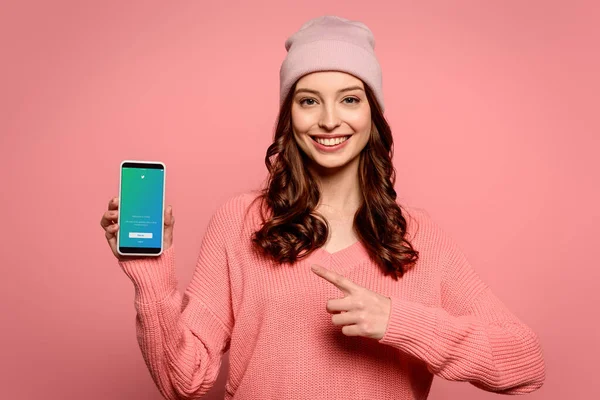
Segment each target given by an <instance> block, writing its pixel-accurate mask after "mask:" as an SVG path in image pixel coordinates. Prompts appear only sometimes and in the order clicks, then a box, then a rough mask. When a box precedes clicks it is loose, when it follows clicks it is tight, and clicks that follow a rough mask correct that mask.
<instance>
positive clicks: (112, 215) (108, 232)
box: [100, 197, 175, 261]
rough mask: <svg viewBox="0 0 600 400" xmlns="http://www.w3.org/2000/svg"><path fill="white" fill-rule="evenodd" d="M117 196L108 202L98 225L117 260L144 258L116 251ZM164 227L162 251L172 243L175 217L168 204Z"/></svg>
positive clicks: (117, 228) (117, 225)
mask: <svg viewBox="0 0 600 400" xmlns="http://www.w3.org/2000/svg"><path fill="white" fill-rule="evenodd" d="M118 210H119V198H118V197H113V198H112V199H110V201H109V202H108V210H107V211H106V212H105V213H104V214H103V215H102V219H101V220H100V226H102V228H104V231H105V236H106V240H107V241H108V245H109V246H110V249H111V250H112V252H113V254H114V255H115V257H116V258H117V259H118V260H119V261H127V260H133V259H136V258H144V257H143V256H122V255H121V254H119V253H118V252H117V231H118V230H119V221H118V216H119V211H118ZM164 220H165V223H164V224H165V229H164V234H163V251H164V250H167V249H168V248H169V247H171V245H172V244H173V225H174V224H175V218H174V217H173V207H171V206H168V207H167V208H166V209H165V218H164Z"/></svg>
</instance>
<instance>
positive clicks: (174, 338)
mask: <svg viewBox="0 0 600 400" xmlns="http://www.w3.org/2000/svg"><path fill="white" fill-rule="evenodd" d="M285 45H286V49H287V51H288V53H287V56H286V58H285V60H284V62H283V65H282V67H281V87H280V88H281V93H280V95H281V105H280V112H279V119H278V124H277V128H276V132H275V138H274V141H273V144H272V145H271V146H270V147H269V149H268V151H267V155H266V159H265V161H266V164H267V167H268V170H269V179H268V182H267V185H266V186H265V188H264V189H263V190H262V191H260V192H248V193H242V194H238V195H235V196H233V197H232V198H230V199H229V200H228V201H226V202H225V203H224V204H223V205H222V206H221V207H219V209H218V210H217V211H216V212H215V213H214V215H213V216H212V218H211V219H210V222H209V225H208V228H207V231H206V233H205V236H204V238H203V241H202V244H201V248H200V253H199V256H198V261H197V264H196V269H195V271H194V275H193V278H192V281H191V283H190V285H189V286H188V288H187V289H186V290H185V292H184V293H183V294H181V293H180V292H179V291H178V290H177V281H176V276H175V261H174V257H175V254H174V252H175V250H174V246H173V245H172V242H173V225H174V219H173V213H172V209H171V208H170V207H168V208H167V210H166V211H165V214H166V215H165V239H164V240H165V243H164V248H165V249H166V250H165V251H164V253H163V254H162V255H161V256H159V257H156V258H153V257H148V258H136V259H124V258H121V257H120V256H119V255H118V253H117V251H116V240H115V234H116V232H117V230H118V224H117V221H116V216H117V212H116V210H117V207H118V199H117V198H113V199H112V200H111V201H110V204H109V207H108V211H107V212H106V213H105V214H104V215H103V218H102V221H101V224H102V226H103V227H104V229H105V230H106V238H107V239H108V242H109V244H110V247H111V249H112V251H113V253H114V254H115V256H117V258H119V264H120V266H121V267H122V268H123V270H124V272H125V273H126V274H127V276H128V277H129V278H130V279H131V280H132V282H133V284H134V286H135V289H136V294H135V306H136V310H137V331H138V340H139V344H140V348H141V350H142V354H143V356H144V359H145V360H146V363H147V366H148V368H149V370H150V373H151V375H152V377H153V379H154V381H155V382H156V385H157V386H158V388H159V390H160V392H161V393H162V394H163V396H164V397H166V398H168V399H182V398H184V399H187V398H198V397H200V396H202V395H203V394H205V393H206V392H208V390H209V389H210V388H211V387H212V385H213V384H214V382H215V380H216V378H217V376H218V374H219V368H220V366H221V357H222V355H223V353H225V352H226V351H227V350H230V371H229V377H228V380H227V384H226V399H233V398H235V399H290V400H294V399H310V400H314V399H378V400H382V399H425V398H426V397H427V395H428V393H429V389H430V387H431V383H432V379H433V376H434V375H438V376H440V377H442V378H445V379H448V380H453V381H465V382H470V383H471V384H473V385H475V386H476V387H478V388H481V389H483V390H486V391H492V392H497V393H503V394H522V393H527V392H531V391H533V390H536V389H537V388H539V387H540V386H542V383H543V381H544V378H545V366H544V361H543V356H542V350H541V348H540V344H539V341H538V338H537V336H536V334H535V333H534V332H532V330H531V329H530V328H528V327H527V326H526V325H525V324H524V323H523V322H521V321H520V320H519V319H518V318H516V317H515V316H514V315H513V314H512V313H511V312H510V311H509V310H508V309H507V308H506V307H505V306H504V305H503V303H502V302H501V301H500V300H499V299H498V298H497V297H496V296H494V294H493V293H492V291H491V290H490V288H489V287H488V285H487V284H486V283H484V282H483V281H482V280H481V279H480V278H479V277H478V275H477V274H476V272H475V271H474V269H473V268H472V266H471V265H470V264H469V262H468V261H467V259H466V257H465V256H464V254H463V253H462V252H461V251H460V249H459V247H458V246H457V244H456V243H455V242H454V241H453V240H452V239H451V238H450V237H449V236H448V235H446V234H445V233H444V231H442V230H441V229H440V228H439V227H438V225H437V224H436V223H435V222H434V221H432V220H431V219H430V218H429V216H428V215H427V213H426V212H424V211H423V210H420V209H417V208H407V207H404V206H401V205H400V204H398V202H397V201H396V192H395V190H394V180H395V175H394V168H393V165H392V157H393V150H392V144H393V140H392V134H391V131H390V127H389V126H388V124H387V123H386V120H385V118H384V117H383V110H384V101H383V96H382V86H381V70H380V66H379V63H378V62H377V58H376V57H375V54H374V39H373V35H372V33H371V31H370V30H369V29H368V28H367V26H365V25H364V24H362V23H360V22H357V21H349V20H347V19H344V18H340V17H334V16H325V17H320V18H316V19H313V20H310V21H308V22H307V23H305V24H304V25H303V26H302V27H301V29H300V30H299V31H298V32H296V33H295V34H294V35H292V36H291V37H290V38H288V40H287V41H286V44H285ZM313 266H314V268H311V267H313Z"/></svg>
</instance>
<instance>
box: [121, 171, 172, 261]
mask: <svg viewBox="0 0 600 400" xmlns="http://www.w3.org/2000/svg"><path fill="white" fill-rule="evenodd" d="M120 186H121V188H120V197H119V231H118V232H119V233H118V235H119V252H120V253H122V254H139V255H158V254H160V253H161V252H162V240H163V237H162V236H163V216H164V191H165V187H164V186H165V166H164V164H162V163H150V162H135V161H130V162H125V161H124V162H123V163H121V185H120Z"/></svg>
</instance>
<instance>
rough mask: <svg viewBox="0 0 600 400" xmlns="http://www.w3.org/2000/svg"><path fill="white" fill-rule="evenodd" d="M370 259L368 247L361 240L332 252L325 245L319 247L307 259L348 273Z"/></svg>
mask: <svg viewBox="0 0 600 400" xmlns="http://www.w3.org/2000/svg"><path fill="white" fill-rule="evenodd" d="M368 259H369V254H368V252H367V249H366V248H365V247H364V245H363V244H362V242H361V241H360V240H357V241H356V242H354V243H352V244H351V245H349V246H346V247H344V248H343V249H340V250H337V251H334V252H333V253H330V252H329V251H327V250H325V249H324V248H323V247H319V248H317V249H316V250H315V251H314V252H313V253H312V254H311V255H310V256H309V257H308V259H307V260H306V261H307V262H308V264H309V266H310V265H312V264H318V265H321V266H323V267H325V268H327V269H331V270H333V271H335V272H338V273H341V274H343V273H346V272H348V271H350V270H351V269H352V268H354V267H355V266H356V265H358V264H360V263H362V262H365V261H366V260H368Z"/></svg>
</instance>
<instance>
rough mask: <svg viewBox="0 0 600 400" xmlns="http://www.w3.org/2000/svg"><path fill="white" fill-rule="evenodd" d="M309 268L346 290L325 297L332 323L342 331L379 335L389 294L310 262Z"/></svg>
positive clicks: (388, 306) (386, 315)
mask: <svg viewBox="0 0 600 400" xmlns="http://www.w3.org/2000/svg"><path fill="white" fill-rule="evenodd" d="M312 271H313V272H314V273H315V274H317V275H318V276H320V277H321V278H323V279H325V280H327V281H329V282H331V283H333V284H334V285H335V286H337V288H338V289H340V290H341V291H342V292H344V293H345V294H346V296H345V297H343V298H341V299H330V300H328V301H327V307H326V308H327V312H329V313H330V314H333V316H332V317H331V320H332V322H333V324H334V325H338V326H342V333H343V334H344V335H346V336H364V337H368V338H371V339H376V340H380V339H381V338H382V337H383V335H384V334H385V331H386V329H387V325H388V321H389V319H390V311H391V305H392V300H391V299H390V298H389V297H386V296H382V295H380V294H379V293H375V292H373V291H371V290H369V289H367V288H364V287H362V286H359V285H357V284H356V283H354V282H352V281H351V280H350V279H348V278H346V277H344V276H342V275H340V274H338V273H336V272H334V271H331V270H328V269H326V268H323V267H321V266H318V265H313V266H312Z"/></svg>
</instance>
